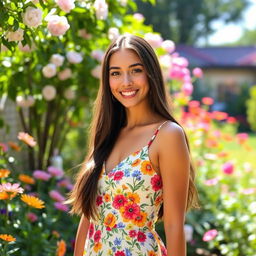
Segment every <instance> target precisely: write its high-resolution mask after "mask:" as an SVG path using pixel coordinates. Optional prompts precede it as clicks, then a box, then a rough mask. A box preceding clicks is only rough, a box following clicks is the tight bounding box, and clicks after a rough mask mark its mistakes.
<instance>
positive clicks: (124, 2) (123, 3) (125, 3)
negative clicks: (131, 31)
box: [119, 0, 127, 6]
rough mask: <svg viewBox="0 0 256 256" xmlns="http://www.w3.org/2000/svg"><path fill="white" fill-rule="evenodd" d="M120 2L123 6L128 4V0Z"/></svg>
mask: <svg viewBox="0 0 256 256" xmlns="http://www.w3.org/2000/svg"><path fill="white" fill-rule="evenodd" d="M119 2H120V4H121V5H122V6H126V5H127V0H119Z"/></svg>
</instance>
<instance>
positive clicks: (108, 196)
mask: <svg viewBox="0 0 256 256" xmlns="http://www.w3.org/2000/svg"><path fill="white" fill-rule="evenodd" d="M104 200H105V202H109V201H110V194H105V195H104Z"/></svg>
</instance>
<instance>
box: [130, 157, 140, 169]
mask: <svg viewBox="0 0 256 256" xmlns="http://www.w3.org/2000/svg"><path fill="white" fill-rule="evenodd" d="M140 161H141V160H140V159H139V158H138V159H136V160H134V161H133V162H132V166H133V167H134V166H137V165H138V164H139V163H140Z"/></svg>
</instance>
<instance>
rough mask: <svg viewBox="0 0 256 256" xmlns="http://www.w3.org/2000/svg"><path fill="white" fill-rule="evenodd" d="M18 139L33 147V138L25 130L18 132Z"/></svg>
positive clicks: (34, 143)
mask: <svg viewBox="0 0 256 256" xmlns="http://www.w3.org/2000/svg"><path fill="white" fill-rule="evenodd" d="M18 139H19V140H21V141H23V142H25V143H26V144H27V145H29V146H30V147H34V146H35V145H36V141H35V139H34V138H33V137H32V136H30V135H29V134H28V133H26V132H19V134H18Z"/></svg>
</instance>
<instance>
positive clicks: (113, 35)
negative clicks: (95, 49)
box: [108, 27, 119, 41]
mask: <svg viewBox="0 0 256 256" xmlns="http://www.w3.org/2000/svg"><path fill="white" fill-rule="evenodd" d="M118 37H119V30H118V28H114V27H113V28H110V29H109V30H108V39H109V40H111V41H114V40H116V39H117V38H118Z"/></svg>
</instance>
